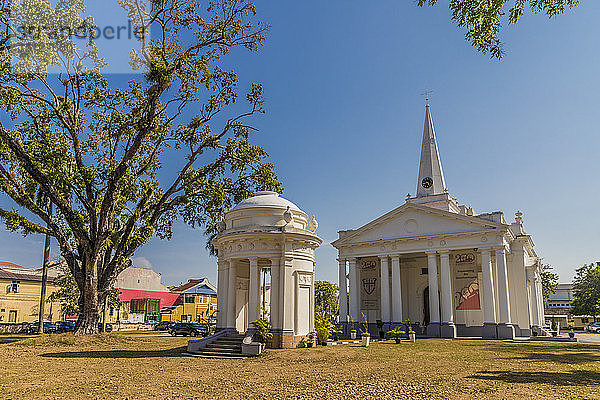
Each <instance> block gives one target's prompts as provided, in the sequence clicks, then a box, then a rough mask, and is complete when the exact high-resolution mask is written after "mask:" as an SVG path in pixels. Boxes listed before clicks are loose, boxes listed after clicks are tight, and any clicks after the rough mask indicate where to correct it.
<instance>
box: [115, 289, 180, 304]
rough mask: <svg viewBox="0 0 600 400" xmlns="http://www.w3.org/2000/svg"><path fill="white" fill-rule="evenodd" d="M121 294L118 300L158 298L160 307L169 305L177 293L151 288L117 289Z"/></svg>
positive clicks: (177, 297) (174, 300) (173, 301)
mask: <svg viewBox="0 0 600 400" xmlns="http://www.w3.org/2000/svg"><path fill="white" fill-rule="evenodd" d="M119 291H120V292H121V294H120V295H119V300H121V301H130V300H131V299H160V306H161V307H169V306H172V305H173V304H175V303H176V302H177V299H179V293H171V292H156V291H153V290H137V289H119Z"/></svg>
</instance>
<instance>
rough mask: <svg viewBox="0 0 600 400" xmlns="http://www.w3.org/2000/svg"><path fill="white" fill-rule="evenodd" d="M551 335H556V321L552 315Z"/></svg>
mask: <svg viewBox="0 0 600 400" xmlns="http://www.w3.org/2000/svg"><path fill="white" fill-rule="evenodd" d="M552 336H554V337H556V336H558V323H557V322H556V319H555V318H554V317H552Z"/></svg>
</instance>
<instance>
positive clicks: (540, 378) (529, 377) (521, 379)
mask: <svg viewBox="0 0 600 400" xmlns="http://www.w3.org/2000/svg"><path fill="white" fill-rule="evenodd" d="M467 378H472V379H483V380H493V381H502V382H506V383H545V384H550V385H555V386H556V385H558V386H573V385H578V386H585V385H592V384H593V385H597V384H598V383H600V373H598V372H594V371H570V372H527V371H479V372H477V373H476V374H473V375H471V376H468V377H467Z"/></svg>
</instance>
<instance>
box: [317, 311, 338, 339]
mask: <svg viewBox="0 0 600 400" xmlns="http://www.w3.org/2000/svg"><path fill="white" fill-rule="evenodd" d="M315 330H316V332H317V341H318V342H319V343H324V342H326V341H327V339H329V336H331V334H332V333H334V332H338V333H339V331H337V328H336V326H335V325H334V324H333V323H331V320H330V319H329V318H328V316H327V315H326V314H325V313H324V312H316V313H315Z"/></svg>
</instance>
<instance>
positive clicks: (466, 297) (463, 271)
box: [454, 252, 481, 310]
mask: <svg viewBox="0 0 600 400" xmlns="http://www.w3.org/2000/svg"><path fill="white" fill-rule="evenodd" d="M478 272H479V268H478V266H477V256H476V255H475V253H471V252H465V253H459V254H455V255H454V290H455V298H454V301H455V305H456V309H457V310H481V302H480V300H479V279H478Z"/></svg>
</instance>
